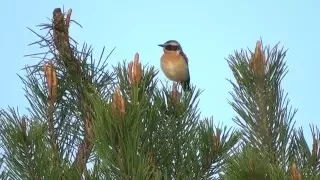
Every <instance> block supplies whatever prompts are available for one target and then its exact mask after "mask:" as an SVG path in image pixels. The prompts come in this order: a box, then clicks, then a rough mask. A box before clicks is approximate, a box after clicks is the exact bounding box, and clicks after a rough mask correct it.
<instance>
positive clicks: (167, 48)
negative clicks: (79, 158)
mask: <svg viewBox="0 0 320 180" xmlns="http://www.w3.org/2000/svg"><path fill="white" fill-rule="evenodd" d="M165 49H166V50H167V51H178V50H179V49H180V48H179V46H175V45H167V46H166V47H165Z"/></svg>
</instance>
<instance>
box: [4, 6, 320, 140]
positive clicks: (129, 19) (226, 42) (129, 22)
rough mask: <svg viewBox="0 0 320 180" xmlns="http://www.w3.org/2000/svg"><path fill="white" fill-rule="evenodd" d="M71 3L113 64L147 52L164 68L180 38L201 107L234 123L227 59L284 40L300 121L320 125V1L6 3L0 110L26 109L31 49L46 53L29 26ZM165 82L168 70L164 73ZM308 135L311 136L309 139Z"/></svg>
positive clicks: (289, 88) (78, 33)
mask: <svg viewBox="0 0 320 180" xmlns="http://www.w3.org/2000/svg"><path fill="white" fill-rule="evenodd" d="M63 6H64V7H65V9H68V8H72V9H73V15H72V18H73V19H75V20H77V21H78V22H79V23H80V24H81V25H82V26H83V28H80V27H78V26H72V27H71V33H72V36H73V38H75V39H77V40H78V42H80V43H83V42H84V41H85V42H87V43H88V44H92V45H93V47H94V48H95V54H96V57H97V58H98V57H99V55H100V53H101V50H102V48H103V46H106V48H107V50H108V51H110V50H111V49H112V48H113V47H115V46H116V50H115V52H114V53H113V55H112V56H111V58H110V61H109V63H110V64H112V65H115V64H116V63H117V62H118V61H122V60H124V59H128V60H130V59H132V58H133V56H134V54H135V52H139V53H140V58H141V61H142V63H143V64H146V63H148V64H150V65H154V66H155V67H156V68H160V64H159V58H160V55H161V52H162V51H161V49H160V48H159V47H158V46H157V44H159V43H163V42H165V41H166V40H169V39H176V40H178V41H179V42H180V43H181V44H182V46H183V48H184V51H185V52H186V54H187V55H188V57H189V60H190V62H189V65H190V73H191V82H192V84H193V85H196V86H197V88H200V89H202V90H204V92H203V93H202V95H201V97H200V99H201V100H200V108H201V111H202V114H203V115H204V116H211V115H212V116H214V119H215V120H217V121H219V122H223V123H224V124H227V125H234V123H233V122H232V117H233V116H234V114H235V113H234V112H233V110H232V108H231V107H230V105H229V104H228V101H227V99H231V97H230V96H229V94H228V93H229V91H231V85H230V84H229V82H227V81H226V78H232V73H231V71H230V69H229V67H228V65H227V62H226V60H225V59H224V58H226V57H228V55H229V54H230V53H233V51H234V50H236V49H240V48H247V47H249V48H251V49H253V48H254V45H255V42H256V41H257V40H258V39H259V38H260V37H262V39H263V42H264V44H265V45H266V44H271V45H275V44H276V43H277V42H279V41H280V42H281V45H283V46H284V47H285V48H288V49H289V51H288V55H287V58H286V60H287V64H288V66H289V73H288V75H287V76H286V78H285V80H284V83H283V87H284V88H285V91H286V92H288V93H289V98H290V100H291V105H292V106H293V107H295V108H298V109H299V111H298V113H297V115H296V118H295V120H296V121H297V125H299V126H303V127H304V129H306V130H307V132H308V133H307V134H309V123H315V124H318V125H320V123H319V122H320V117H319V116H318V114H317V112H318V110H319V104H318V102H320V95H319V93H318V92H320V86H319V81H318V78H317V77H319V75H320V74H319V66H320V62H319V60H320V58H319V56H318V55H317V53H318V52H319V51H320V47H319V42H320V35H319V32H320V21H319V17H320V11H319V9H320V1H318V0H305V1H297V0H291V1H289V0H283V1H275V0H269V1H252V0H242V1H236V0H224V1H212V0H211V1H210V0H198V1H191V0H184V1H170V0H161V1H148V0H134V1H129V0H127V1H124V0H118V1H110V0H109V1H91V2H90V1H83V2H81V1H75V0H69V1H62V0H56V1H39V0H33V1H21V0H20V1H18V0H11V1H6V0H4V1H1V2H0V7H3V8H2V10H1V11H0V20H1V29H0V47H1V48H0V52H1V55H2V56H1V59H2V60H1V63H2V65H1V66H0V82H1V84H2V85H1V88H0V108H6V107H7V106H8V105H10V106H18V107H19V108H20V109H21V110H23V111H24V107H26V106H27V105H28V104H27V101H26V99H25V98H24V94H23V93H24V92H23V90H22V87H23V85H22V83H21V82H20V80H19V78H18V76H17V73H18V74H22V73H23V71H22V70H21V68H23V67H24V65H25V64H34V63H36V60H34V59H30V58H24V57H23V56H24V55H25V54H30V53H36V52H39V51H40V50H39V49H38V48H36V47H28V46H27V45H28V44H29V43H31V42H33V41H35V40H37V39H36V37H35V36H34V35H33V34H32V33H31V32H30V31H29V30H28V29H27V27H30V28H32V29H36V27H35V26H36V25H38V24H40V23H44V22H45V23H46V22H48V20H47V18H48V17H51V15H52V11H53V9H54V8H56V7H63ZM158 77H159V78H160V79H162V80H164V79H165V78H164V75H163V74H162V73H160V74H159V76H158ZM308 137H309V136H308Z"/></svg>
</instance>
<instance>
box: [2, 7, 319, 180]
mask: <svg viewBox="0 0 320 180" xmlns="http://www.w3.org/2000/svg"><path fill="white" fill-rule="evenodd" d="M71 14H72V11H71V10H69V11H68V12H67V13H64V12H62V11H61V9H60V8H57V9H55V10H54V12H53V17H52V22H50V24H42V25H40V27H41V29H42V30H43V31H44V35H42V33H40V32H36V31H33V30H32V32H33V33H34V34H35V35H36V36H37V37H38V38H39V40H38V41H36V42H34V43H32V45H37V46H39V47H40V48H41V49H43V50H44V52H42V53H36V54H32V55H28V57H32V58H36V59H37V60H38V59H40V60H39V61H37V62H36V63H35V65H32V66H27V67H26V68H25V69H24V70H25V72H26V75H25V76H23V77H22V76H21V77H20V78H21V80H22V82H23V84H24V85H25V88H24V89H25V97H26V98H27V100H28V101H29V107H28V112H29V113H28V114H26V115H20V114H19V110H18V109H15V108H12V107H10V108H8V109H1V111H0V121H1V126H0V145H1V149H2V151H1V156H0V166H1V168H0V178H1V179H34V180H38V179H54V180H56V179H63V180H64V179H126V180H135V179H137V180H140V179H150V180H151V179H152V180H153V179H155V180H157V179H159V180H165V179H183V180H185V179H190V180H191V179H192V180H194V179H226V180H247V179H250V180H253V179H255V180H282V179H283V180H286V179H288V180H301V179H308V180H309V179H310V180H317V179H320V173H319V172H320V171H319V170H320V160H319V159H320V155H319V153H320V131H319V129H318V128H317V127H315V126H310V127H311V132H312V137H313V139H312V141H313V144H312V145H311V146H309V145H308V144H307V142H306V141H307V140H306V139H305V136H304V133H303V130H302V129H301V128H296V127H295V126H294V115H295V114H296V112H297V110H296V109H292V108H291V106H290V105H289V99H288V97H287V94H286V93H285V92H284V90H283V89H282V86H281V81H282V79H283V78H284V76H285V75H286V73H287V66H286V63H285V60H284V59H285V55H286V53H287V52H286V51H284V50H283V48H279V47H278V46H279V45H276V46H274V47H272V48H270V47H269V46H267V47H260V45H261V44H257V46H256V50H255V51H254V52H251V51H250V50H241V51H240V52H238V51H236V52H235V53H234V55H230V56H229V57H228V58H227V62H228V63H229V67H230V69H231V70H232V72H233V75H234V81H232V80H230V83H231V84H232V86H233V91H232V92H231V93H230V94H231V97H232V100H230V105H231V106H232V107H233V109H234V110H235V112H236V113H237V115H236V116H235V118H234V122H235V123H236V124H237V125H238V129H233V128H230V127H226V126H224V125H223V124H217V123H216V122H214V121H213V117H208V118H201V116H200V115H201V112H200V109H199V107H198V102H199V96H200V94H201V91H200V90H198V89H197V88H196V87H195V86H193V87H192V90H191V91H190V92H180V91H179V90H178V89H179V88H178V89H177V88H176V85H175V84H174V85H172V86H171V85H163V84H162V83H161V82H160V80H158V79H157V74H158V70H157V69H155V67H152V66H143V67H141V65H140V63H139V62H138V61H136V60H138V59H135V60H134V62H126V61H124V62H122V63H119V64H117V65H116V66H114V67H112V66H110V65H109V64H108V59H109V58H110V56H111V54H112V52H113V51H114V49H113V50H112V51H111V52H109V53H108V54H106V53H105V49H103V51H102V53H101V56H99V57H98V58H95V57H93V48H92V47H90V46H88V45H86V44H84V45H83V46H79V44H78V43H76V41H74V40H73V39H72V38H71V35H69V28H70V27H72V26H70V25H73V24H74V23H75V24H77V23H76V22H75V21H73V20H71V19H70V18H71ZM43 31H42V32H43ZM259 42H260V41H259ZM105 54H106V55H105ZM137 63H138V64H137ZM44 65H45V66H44ZM132 65H133V66H132ZM132 68H133V69H134V70H132ZM133 71H134V73H132V72H133ZM132 76H133V77H132ZM48 79H50V82H49V80H48ZM52 79H54V80H52Z"/></svg>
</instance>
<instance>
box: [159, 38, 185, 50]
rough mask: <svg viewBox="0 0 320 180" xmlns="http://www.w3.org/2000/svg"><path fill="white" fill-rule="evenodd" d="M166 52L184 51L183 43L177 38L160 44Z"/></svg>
mask: <svg viewBox="0 0 320 180" xmlns="http://www.w3.org/2000/svg"><path fill="white" fill-rule="evenodd" d="M159 46H160V47H162V48H163V52H165V53H170V52H171V53H180V52H181V51H182V48H181V45H180V44H179V43H178V41H176V40H169V41H167V42H165V43H164V44H159Z"/></svg>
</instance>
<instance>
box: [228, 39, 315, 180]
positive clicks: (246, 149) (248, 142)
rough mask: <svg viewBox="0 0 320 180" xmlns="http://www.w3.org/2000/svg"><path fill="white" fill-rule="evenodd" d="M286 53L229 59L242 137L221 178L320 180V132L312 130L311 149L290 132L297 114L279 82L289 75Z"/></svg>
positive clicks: (260, 49) (247, 54) (261, 50)
mask: <svg viewBox="0 0 320 180" xmlns="http://www.w3.org/2000/svg"><path fill="white" fill-rule="evenodd" d="M286 53H287V51H285V50H284V49H283V48H279V45H278V44H277V45H276V46H274V47H273V48H270V47H269V46H267V47H266V48H263V47H262V42H261V41H258V42H257V44H256V48H255V51H254V52H251V51H250V50H249V51H245V50H241V51H240V52H238V51H236V52H235V54H234V55H231V56H229V58H228V59H227V60H228V63H229V66H230V68H231V69H232V72H233V74H234V77H235V82H233V81H230V82H231V84H232V86H233V92H231V95H232V101H230V104H231V106H232V107H233V109H234V110H235V111H236V113H237V116H236V117H235V118H234V121H235V123H236V124H238V125H239V127H240V131H241V134H242V138H241V141H240V142H239V144H240V145H239V148H238V149H237V150H236V151H234V152H233V153H232V154H233V155H232V156H230V157H229V158H228V160H227V163H226V164H225V166H224V170H223V176H222V177H223V178H222V179H228V180H229V179H230V180H240V179H259V180H264V179H265V180H278V179H279V180H280V179H281V180H282V179H284V180H285V179H290V180H301V179H308V180H309V179H310V180H315V179H320V173H319V172H320V171H319V170H320V169H319V168H320V161H319V159H320V156H319V152H320V145H319V142H320V131H319V129H318V128H316V127H315V126H313V125H311V131H312V137H313V144H312V148H311V149H309V147H308V144H307V143H306V140H305V138H304V135H303V131H302V129H301V128H299V129H296V128H295V127H294V121H293V118H294V115H295V113H296V112H297V110H296V109H292V108H291V107H290V106H289V100H288V98H287V94H285V92H284V90H283V89H282V87H281V81H282V79H283V78H284V76H285V75H286V73H287V66H286V63H285V60H284V58H285V56H286Z"/></svg>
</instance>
